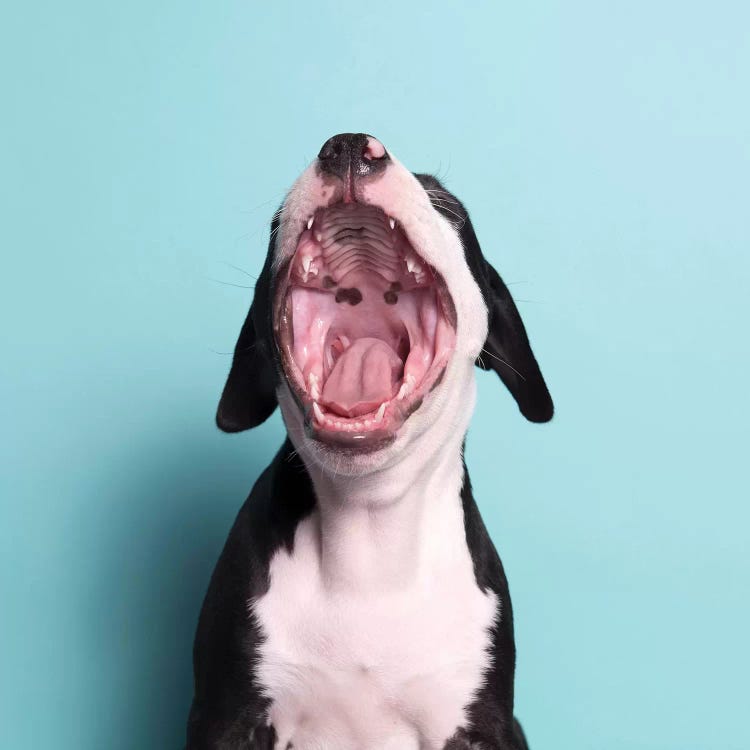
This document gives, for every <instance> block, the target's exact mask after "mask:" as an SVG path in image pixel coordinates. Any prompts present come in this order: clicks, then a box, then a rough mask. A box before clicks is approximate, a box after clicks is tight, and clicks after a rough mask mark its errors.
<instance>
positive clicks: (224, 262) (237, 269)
mask: <svg viewBox="0 0 750 750" xmlns="http://www.w3.org/2000/svg"><path fill="white" fill-rule="evenodd" d="M221 262H222V263H223V264H224V265H225V266H229V267H230V268H234V270H235V271H239V272H240V273H244V274H245V276H249V277H250V278H251V279H253V281H257V280H258V277H257V276H253V274H251V273H250V272H249V271H246V270H245V269H244V268H240V266H235V265H234V263H229V262H228V261H226V260H222V261H221ZM248 288H251V287H248Z"/></svg>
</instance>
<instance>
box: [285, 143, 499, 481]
mask: <svg viewBox="0 0 750 750" xmlns="http://www.w3.org/2000/svg"><path fill="white" fill-rule="evenodd" d="M345 198H346V195H345V194H344V188H343V183H342V181H341V180H337V179H335V178H331V177H330V176H328V175H326V174H324V173H322V172H321V170H320V167H319V165H318V164H317V163H315V164H313V165H311V166H310V167H309V168H308V169H307V170H306V171H305V172H304V173H303V174H302V175H301V177H300V178H299V179H298V180H297V182H296V183H295V184H294V186H293V187H292V189H291V191H290V193H289V195H288V196H287V199H286V201H285V203H284V206H283V207H282V210H281V213H280V225H279V230H278V233H277V238H276V247H275V255H274V268H275V272H276V278H277V285H276V290H277V296H276V303H275V304H276V310H275V320H276V322H277V330H276V334H277V345H279V344H281V343H282V342H280V341H279V339H280V338H281V336H280V334H279V328H280V327H279V324H280V322H281V321H282V318H283V315H282V312H283V305H284V304H285V302H284V296H285V293H286V290H285V289H283V288H282V287H283V285H284V284H285V282H286V281H287V280H288V279H289V278H290V275H291V274H297V276H296V278H297V279H298V280H299V279H302V278H304V280H305V281H306V282H307V283H311V284H312V285H313V286H314V285H316V283H318V285H319V281H320V279H319V278H315V277H314V274H309V269H310V256H311V255H312V253H311V252H310V251H309V250H306V247H307V245H305V244H304V242H308V240H307V239H306V238H308V237H310V236H314V226H315V225H314V221H315V217H316V216H320V212H321V210H325V209H327V208H329V207H330V206H337V205H339V204H342V202H344V201H345ZM353 198H354V199H356V201H358V202H359V203H361V204H363V205H364V206H370V207H377V210H378V211H381V212H382V214H383V216H384V217H387V219H390V220H391V229H394V226H395V227H396V229H395V231H398V232H402V233H403V236H404V237H405V238H407V239H408V243H410V245H411V248H413V251H414V253H416V255H417V256H418V258H419V259H420V262H421V264H423V265H422V268H423V269H426V270H427V272H428V273H430V274H434V276H435V277H436V278H439V279H440V280H441V281H440V283H441V285H442V287H443V288H444V290H445V292H444V296H445V298H446V299H447V300H448V301H449V306H450V328H451V330H450V346H449V347H444V349H443V350H441V359H440V361H439V362H438V363H437V365H436V367H435V369H434V370H432V371H429V373H428V374H429V377H427V378H425V380H424V382H421V383H415V382H414V380H413V379H412V380H409V381H408V386H407V379H406V373H403V375H402V377H403V382H401V383H400V387H399V384H397V387H396V389H394V394H395V396H394V398H393V399H392V402H391V400H389V401H388V402H387V403H386V406H385V408H383V407H382V406H381V409H380V410H379V412H380V413H377V412H373V413H370V414H365V415H364V417H363V418H362V419H358V418H357V417H354V418H352V419H351V420H350V424H347V420H346V419H343V418H339V417H336V415H335V414H334V415H331V414H330V413H329V414H327V413H326V412H325V409H324V407H321V406H320V404H318V403H314V402H315V401H316V399H315V398H314V396H317V395H318V393H319V391H318V384H317V382H316V381H315V380H312V381H307V382H306V380H307V377H308V374H307V373H305V374H302V373H290V370H292V369H293V368H292V367H290V366H289V358H288V352H284V351H283V345H282V346H280V347H279V348H280V349H282V351H281V357H282V361H284V357H285V356H287V360H286V366H285V367H284V377H283V379H282V383H281V385H280V387H279V389H278V394H277V395H278V400H279V404H280V406H281V410H282V414H283V417H284V420H285V423H286V425H287V429H288V431H289V434H290V437H291V439H292V441H293V443H294V445H295V448H296V449H297V450H298V451H299V453H300V455H301V456H302V457H303V458H304V459H305V460H306V462H311V463H312V464H314V465H315V466H317V467H319V468H320V469H322V470H324V471H328V472H330V473H332V474H336V475H339V476H341V475H357V476H362V475H364V474H367V473H370V472H379V471H381V470H384V469H386V468H387V467H389V466H393V465H397V464H398V463H399V461H400V460H402V458H403V456H404V455H405V453H406V452H409V451H421V452H424V453H425V455H433V454H434V453H435V452H436V450H439V449H440V445H439V442H440V441H439V438H438V436H439V435H441V434H443V435H444V434H447V433H450V434H458V435H459V436H460V438H461V440H462V439H463V435H464V434H465V432H466V429H467V427H468V422H469V418H470V416H471V412H472V409H473V393H474V362H475V360H476V358H477V356H478V355H479V353H480V351H481V347H482V344H483V342H484V340H485V338H486V335H487V308H486V306H485V304H484V300H483V299H482V295H481V292H480V291H479V288H478V286H477V284H476V281H475V280H474V278H473V276H472V274H471V272H470V270H469V269H468V268H467V265H466V262H465V258H464V252H463V247H462V245H461V240H460V237H459V234H458V232H457V229H456V227H455V226H454V225H453V224H452V223H451V222H450V221H448V220H447V219H445V218H444V217H443V216H441V215H440V213H438V212H437V211H436V210H435V208H434V207H433V205H432V203H431V201H430V196H429V195H428V193H427V192H426V191H425V190H424V188H423V187H422V186H421V184H420V183H419V181H418V180H417V179H416V177H414V175H413V174H411V173H410V172H409V171H408V170H407V169H406V168H404V167H403V166H402V165H401V164H400V163H399V162H398V161H397V160H396V159H395V158H393V157H392V156H391V157H390V158H389V162H388V164H387V166H386V167H385V168H383V169H381V170H380V171H379V172H378V173H377V174H376V175H374V176H371V177H367V178H363V179H361V180H355V181H354V190H353ZM387 219H384V220H387ZM311 220H312V221H311ZM301 238H302V241H303V242H302V243H301V242H300V239H301ZM301 246H302V252H300V247H301ZM321 260H322V258H321ZM297 266H299V268H297ZM308 274H309V275H308ZM413 278H417V279H420V280H424V278H425V275H424V274H422V272H421V269H420V270H419V271H417V272H416V273H414V274H413ZM446 317H447V316H446ZM295 375H296V377H295ZM415 385H416V386H417V389H418V388H419V386H421V391H419V392H418V393H409V392H408V391H407V396H408V395H411V396H412V398H411V399H409V398H407V399H406V400H405V401H401V400H400V399H398V398H397V397H396V396H398V395H401V396H403V395H404V391H405V390H406V388H405V386H407V387H408V388H412V389H413V388H414V387H415ZM396 390H398V393H397V394H396ZM305 396H307V398H305ZM391 403H392V404H393V406H394V407H401V408H402V410H403V411H402V412H398V411H397V409H396V408H393V409H392V408H391ZM404 407H406V408H404ZM384 415H385V416H386V419H385V423H386V424H388V425H389V426H390V427H392V429H390V430H378V427H379V420H378V417H379V418H380V419H382V418H383V417H384ZM392 415H393V417H394V419H393V421H392V422H389V418H390V417H391V416H392ZM368 418H369V419H368ZM334 420H336V421H334ZM355 420H356V424H355ZM365 420H368V421H369V422H370V424H365ZM326 422H328V424H326ZM336 422H338V427H339V429H335V428H336ZM342 425H343V428H342ZM315 427H318V428H321V427H322V428H325V427H328V428H329V430H330V431H329V432H328V434H326V435H324V436H323V439H320V438H321V435H320V434H319V433H318V434H316V429H314V428H315ZM347 427H348V428H349V429H350V432H351V433H353V434H352V435H351V438H352V439H349V440H348V441H347V440H346V438H347V437H349V435H347V434H346V432H345V430H346V428H347ZM311 428H313V429H311ZM331 433H333V434H334V436H335V437H343V438H344V439H343V440H340V439H337V440H330V439H326V438H330V437H331ZM431 435H432V436H434V437H433V438H432V440H433V441H435V443H436V445H435V446H432V445H431V444H430V443H431V437H430V436H431ZM362 437H364V438H365V440H363V441H362V442H361V443H359V444H358V443H356V442H355V440H354V439H353V438H362ZM368 438H369V439H368ZM459 451H460V444H459Z"/></svg>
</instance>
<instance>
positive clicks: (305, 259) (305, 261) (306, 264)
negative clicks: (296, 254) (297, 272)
mask: <svg viewBox="0 0 750 750" xmlns="http://www.w3.org/2000/svg"><path fill="white" fill-rule="evenodd" d="M311 263H312V255H303V256H302V270H303V271H304V272H305V274H308V273H310V264H311Z"/></svg>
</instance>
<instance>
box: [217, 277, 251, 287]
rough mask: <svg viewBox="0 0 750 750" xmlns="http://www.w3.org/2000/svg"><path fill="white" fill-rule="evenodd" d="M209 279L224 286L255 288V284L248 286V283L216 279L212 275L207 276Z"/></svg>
mask: <svg viewBox="0 0 750 750" xmlns="http://www.w3.org/2000/svg"><path fill="white" fill-rule="evenodd" d="M205 278H206V279H207V280H208V281H213V282H214V283H216V284H222V285H223V286H234V287H237V288H238V289H255V284H253V285H252V286H248V285H247V284H233V283H232V282H231V281H222V280H221V279H214V278H212V277H211V276H206V277H205Z"/></svg>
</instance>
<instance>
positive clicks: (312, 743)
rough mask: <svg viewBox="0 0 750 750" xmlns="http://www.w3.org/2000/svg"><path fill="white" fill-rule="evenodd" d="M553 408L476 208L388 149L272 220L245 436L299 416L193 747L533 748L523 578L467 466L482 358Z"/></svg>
mask: <svg viewBox="0 0 750 750" xmlns="http://www.w3.org/2000/svg"><path fill="white" fill-rule="evenodd" d="M475 365H478V366H479V367H481V368H483V369H485V370H490V369H491V370H494V371H495V372H496V373H497V374H498V375H499V376H500V379H501V380H502V382H503V383H504V384H505V385H506V386H507V388H508V389H509V391H510V393H511V394H512V395H513V397H514V398H515V400H516V402H517V403H518V406H519V409H520V411H521V413H522V414H523V415H524V416H525V417H526V418H527V419H529V420H531V421H533V422H546V421H548V420H549V419H551V418H552V411H553V407H552V400H551V398H550V395H549V392H548V390H547V387H546V385H545V383H544V379H543V378H542V375H541V372H540V371H539V367H538V365H537V362H536V360H535V358H534V355H533V353H532V351H531V347H530V345H529V341H528V338H527V336H526V332H525V330H524V326H523V323H522V322H521V318H520V316H519V314H518V310H517V309H516V306H515V304H514V302H513V300H512V298H511V296H510V294H509V292H508V290H507V288H506V286H505V284H504V283H503V281H502V280H501V278H500V276H499V275H498V273H497V271H495V269H494V268H493V267H492V266H491V265H490V264H489V263H488V262H487V260H486V259H485V258H484V256H483V254H482V251H481V249H480V247H479V243H478V241H477V238H476V235H475V234H474V229H473V227H472V224H471V221H470V220H469V216H468V214H467V212H466V209H465V208H464V207H463V205H462V204H461V203H460V201H459V200H458V199H457V198H456V197H455V196H453V195H452V194H451V193H449V192H448V191H446V190H445V189H444V188H443V186H442V185H441V184H440V183H439V182H438V181H437V180H436V179H435V178H434V177H430V176H427V175H423V174H413V173H411V172H409V171H408V170H407V169H406V168H405V167H403V166H402V165H401V164H400V163H399V162H398V161H397V160H396V159H395V158H394V156H393V155H392V154H390V153H389V152H388V151H387V150H386V149H385V147H384V146H383V145H382V144H381V143H380V142H379V141H378V140H376V139H375V138H373V137H372V136H369V135H366V134H363V133H357V134H354V133H345V134H341V135H337V136H334V137H333V138H331V139H330V140H328V141H326V143H325V144H324V145H323V148H322V149H321V151H320V154H319V155H318V158H317V159H316V160H315V161H314V163H313V164H312V165H311V166H310V167H309V168H308V169H307V170H306V171H305V172H303V173H302V175H301V176H300V177H299V179H298V180H297V181H296V183H295V184H294V186H293V187H292V189H291V190H290V192H289V194H288V195H287V197H286V199H285V200H284V203H283V205H282V207H281V208H280V210H279V211H278V212H277V213H276V214H275V215H274V218H273V221H272V223H271V240H270V243H269V247H268V255H267V257H266V261H265V265H264V266H263V270H262V272H261V274H260V277H259V278H258V282H257V285H256V287H255V295H254V299H253V303H252V306H251V307H250V312H249V313H248V316H247V319H246V320H245V323H244V325H243V326H242V330H241V332H240V335H239V340H238V341H237V346H236V348H235V352H234V360H233V362H232V367H231V371H230V373H229V377H228V379H227V382H226V385H225V387H224V392H223V394H222V396H221V401H220V403H219V409H218V413H217V422H218V425H219V427H220V428H221V429H222V430H225V431H227V432H238V431H241V430H246V429H249V428H251V427H255V426H256V425H259V424H260V423H261V422H263V421H264V420H265V419H267V418H268V417H269V416H270V415H271V414H272V412H273V411H274V410H275V409H276V407H277V406H279V407H280V409H281V413H282V416H283V419H284V423H285V425H286V428H287V432H288V438H287V440H286V441H285V443H284V445H283V446H282V447H281V450H280V451H279V453H278V454H277V456H276V458H275V459H274V461H273V462H272V464H271V465H270V466H269V467H268V468H267V469H266V470H265V472H264V473H263V474H262V476H261V477H260V479H259V480H258V482H257V483H256V485H255V487H254V488H253V490H252V492H251V494H250V497H249V498H248V500H247V501H246V503H245V505H244V506H243V507H242V509H241V511H240V513H239V515H238V517H237V520H236V522H235V524H234V526H233V528H232V531H231V533H230V535H229V539H228V540H227V543H226V546H225V547H224V551H223V552H222V555H221V558H220V559H219V562H218V564H217V566H216V570H215V572H214V574H213V577H212V579H211V583H210V586H209V590H208V593H207V595H206V599H205V602H204V605H203V609H202V612H201V616H200V622H199V625H198V631H197V635H196V641H195V650H194V666H195V697H194V700H193V705H192V709H191V712H190V719H189V723H188V750H220V749H221V750H250V749H252V750H260V749H262V750H270V749H271V748H279V749H280V750H289V749H290V748H293V749H294V750H459V749H464V750H468V749H469V748H474V749H475V750H479V749H480V748H481V749H483V750H522V749H524V748H526V741H525V739H524V737H523V733H522V731H521V728H520V726H519V724H518V723H517V722H516V721H515V719H514V717H513V678H514V665H515V646H514V640H513V617H512V612H511V603H510V597H509V594H508V585H507V582H506V579H505V574H504V573H503V567H502V564H501V562H500V559H499V557H498V555H497V552H496V551H495V548H494V546H493V544H492V541H491V540H490V538H489V535H488V533H487V530H486V529H485V527H484V524H483V523H482V519H481V517H480V515H479V511H478V509H477V505H476V503H475V501H474V498H473V496H472V492H471V485H470V483H469V477H468V474H467V472H466V468H465V465H464V462H463V444H464V439H465V436H466V430H467V428H468V425H469V419H470V416H471V413H472V411H473V408H474V402H475V393H476V386H475V379H474V367H475Z"/></svg>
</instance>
